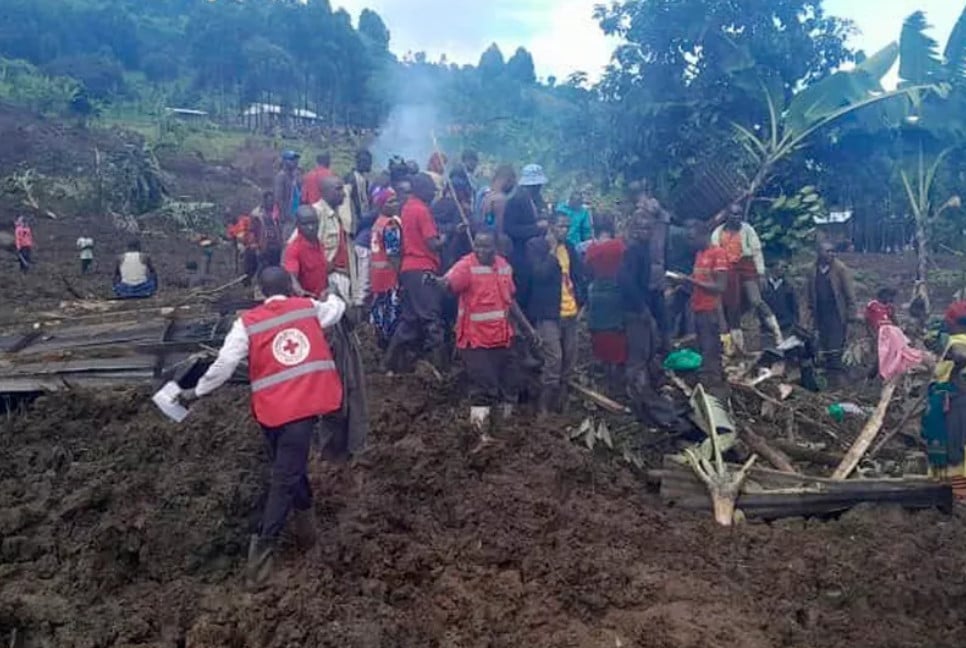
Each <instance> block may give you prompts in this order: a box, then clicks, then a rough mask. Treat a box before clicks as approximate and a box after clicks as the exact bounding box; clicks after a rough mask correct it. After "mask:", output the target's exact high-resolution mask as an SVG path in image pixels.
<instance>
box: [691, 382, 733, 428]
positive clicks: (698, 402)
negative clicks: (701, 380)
mask: <svg viewBox="0 0 966 648" xmlns="http://www.w3.org/2000/svg"><path fill="white" fill-rule="evenodd" d="M691 411H692V420H693V421H694V424H695V425H697V426H698V427H699V428H701V429H702V430H703V431H704V433H705V434H707V435H708V436H709V437H710V436H711V434H712V432H711V431H712V430H715V431H717V432H721V431H722V430H724V431H726V432H734V431H735V423H734V420H733V419H732V418H731V414H730V413H729V412H728V410H727V409H726V408H725V406H724V404H723V403H722V402H721V401H720V400H718V398H717V397H715V396H713V395H711V394H709V393H708V392H706V391H705V390H704V387H703V386H702V385H698V386H697V387H695V388H694V392H693V393H692V394H691Z"/></svg>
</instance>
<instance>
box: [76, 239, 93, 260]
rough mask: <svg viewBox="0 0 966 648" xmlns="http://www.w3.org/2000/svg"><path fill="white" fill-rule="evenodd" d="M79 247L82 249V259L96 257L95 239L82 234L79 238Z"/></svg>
mask: <svg viewBox="0 0 966 648" xmlns="http://www.w3.org/2000/svg"><path fill="white" fill-rule="evenodd" d="M77 249H78V250H80V258H82V259H93V258H94V239H92V238H90V237H87V236H82V237H80V238H79V239H77Z"/></svg>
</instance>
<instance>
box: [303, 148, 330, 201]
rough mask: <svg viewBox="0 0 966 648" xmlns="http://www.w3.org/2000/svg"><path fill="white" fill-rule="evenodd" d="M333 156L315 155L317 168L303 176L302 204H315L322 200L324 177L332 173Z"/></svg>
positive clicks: (326, 154)
mask: <svg viewBox="0 0 966 648" xmlns="http://www.w3.org/2000/svg"><path fill="white" fill-rule="evenodd" d="M330 166H332V156H331V155H330V154H329V153H328V152H325V153H320V154H319V155H317V156H315V168H314V169H312V170H311V171H309V172H308V173H306V174H305V175H304V176H303V177H302V204H303V205H314V204H315V203H317V202H319V201H320V200H322V189H321V187H322V179H323V178H327V177H329V176H330V175H332V171H331V169H329V167H330Z"/></svg>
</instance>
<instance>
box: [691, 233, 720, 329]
mask: <svg viewBox="0 0 966 648" xmlns="http://www.w3.org/2000/svg"><path fill="white" fill-rule="evenodd" d="M728 265H729V264H728V253H727V252H725V251H724V250H723V249H722V248H720V247H716V246H713V247H709V248H706V249H704V250H701V251H700V252H698V254H697V256H696V257H695V258H694V274H693V275H692V276H693V277H694V278H695V279H697V280H698V281H705V282H708V281H710V282H713V281H714V275H715V274H717V273H719V272H727V271H728ZM720 301H721V295H718V294H715V293H713V292H711V291H710V290H706V289H704V288H702V287H701V286H692V291H691V310H692V311H694V312H695V313H707V312H710V311H713V310H717V308H718V304H719V303H720Z"/></svg>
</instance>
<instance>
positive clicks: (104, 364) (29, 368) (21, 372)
mask: <svg viewBox="0 0 966 648" xmlns="http://www.w3.org/2000/svg"><path fill="white" fill-rule="evenodd" d="M153 367H154V357H153V356H131V357H123V358H88V359H79V360H66V361H60V362H37V363H30V364H23V365H16V366H13V367H10V368H8V369H7V370H6V371H2V372H0V376H2V377H16V376H26V375H50V374H70V373H78V372H87V371H91V372H97V371H131V370H143V369H148V370H150V369H152V368H153Z"/></svg>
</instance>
